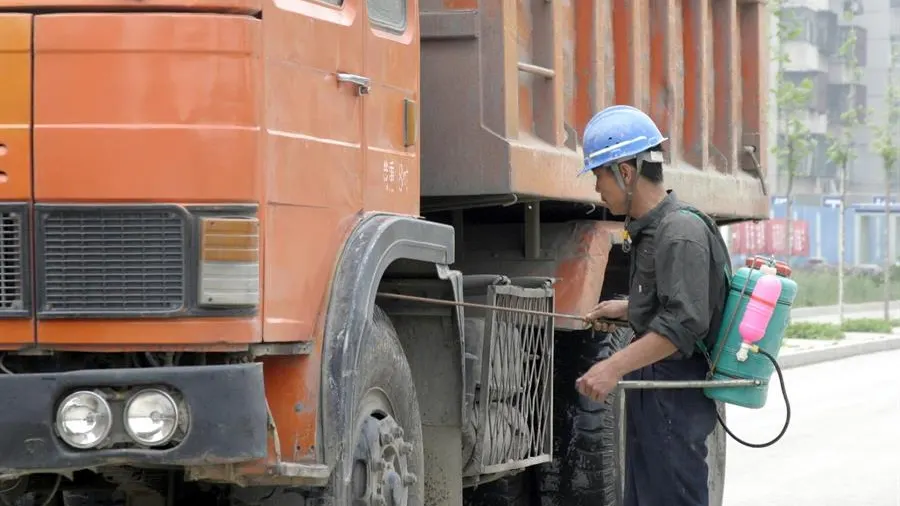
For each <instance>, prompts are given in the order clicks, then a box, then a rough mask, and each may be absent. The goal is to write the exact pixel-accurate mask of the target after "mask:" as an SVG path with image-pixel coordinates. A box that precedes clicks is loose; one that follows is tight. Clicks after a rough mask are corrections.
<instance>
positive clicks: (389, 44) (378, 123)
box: [364, 0, 420, 215]
mask: <svg viewBox="0 0 900 506" xmlns="http://www.w3.org/2000/svg"><path fill="white" fill-rule="evenodd" d="M417 3H418V0H366V4H367V5H366V13H367V19H368V26H367V28H366V35H365V39H364V43H365V48H366V49H365V54H366V61H365V68H366V71H365V75H366V77H367V78H369V79H370V80H371V83H370V91H369V94H368V96H367V97H366V99H365V114H364V118H365V119H364V124H365V141H366V147H367V150H366V169H367V170H366V178H367V185H366V194H365V199H366V201H365V207H366V210H372V211H375V210H377V211H391V212H396V213H403V214H413V215H415V214H418V212H419V143H418V139H417V136H418V122H419V120H418V100H419V66H420V64H419V29H418V27H419V22H418V15H419V10H418V5H417Z"/></svg>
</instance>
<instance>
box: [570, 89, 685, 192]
mask: <svg viewBox="0 0 900 506" xmlns="http://www.w3.org/2000/svg"><path fill="white" fill-rule="evenodd" d="M583 139H584V141H583V150H584V169H582V171H581V172H580V173H579V175H580V174H584V173H585V172H590V171H592V170H594V169H596V168H597V167H603V166H604V165H609V164H611V163H613V162H618V161H624V160H629V159H631V158H634V157H635V156H637V155H638V154H639V153H643V152H644V151H647V150H648V149H650V148H653V147H655V146H659V145H660V144H662V143H663V142H664V141H666V140H667V138H666V137H663V135H662V133H661V132H660V131H659V128H658V127H657V126H656V123H654V122H653V120H652V119H650V116H647V115H646V114H645V113H644V112H643V111H641V110H640V109H637V108H635V107H632V106H630V105H614V106H611V107H607V108H606V109H603V110H602V111H600V112H598V113H597V114H595V115H594V117H593V118H591V121H589V122H588V124H587V126H586V127H585V128H584V136H583Z"/></svg>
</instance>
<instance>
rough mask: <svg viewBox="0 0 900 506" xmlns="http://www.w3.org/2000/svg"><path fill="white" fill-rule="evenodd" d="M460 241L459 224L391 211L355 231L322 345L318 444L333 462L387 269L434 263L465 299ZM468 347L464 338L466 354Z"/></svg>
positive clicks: (338, 274)
mask: <svg viewBox="0 0 900 506" xmlns="http://www.w3.org/2000/svg"><path fill="white" fill-rule="evenodd" d="M454 241H455V235H454V229H453V227H451V226H449V225H444V224H440V223H434V222H429V221H425V220H422V219H418V218H413V217H409V216H399V215H389V214H373V215H368V216H366V217H365V218H363V220H362V221H360V222H359V223H358V224H357V226H356V227H355V228H354V230H353V231H352V232H351V233H350V236H349V238H348V239H347V241H346V242H345V244H344V248H343V250H342V252H341V255H340V257H339V260H338V263H337V267H336V269H335V273H334V276H333V280H332V284H331V294H330V297H329V301H328V306H327V316H326V320H325V329H324V342H323V346H322V379H321V390H320V399H321V400H320V402H319V406H320V408H319V429H318V432H319V434H320V437H319V438H318V440H319V443H318V444H319V445H320V447H321V448H322V452H321V453H320V455H321V456H322V459H323V460H324V462H325V463H326V464H328V465H329V466H333V465H334V463H335V462H336V461H337V460H338V457H339V455H341V454H342V453H344V452H346V451H348V448H346V445H345V444H344V442H345V441H349V440H348V439H347V438H348V436H349V435H350V427H349V424H350V423H351V422H350V420H351V419H352V416H353V415H352V410H353V405H352V404H353V395H347V392H353V391H354V388H355V381H356V374H355V373H354V371H356V364H357V363H358V358H359V353H360V350H361V346H360V343H361V340H360V339H359V336H361V335H362V333H363V332H365V329H366V326H367V325H368V322H369V321H370V320H371V318H372V314H373V310H374V307H375V299H376V297H377V291H378V286H379V284H380V281H381V279H382V277H383V275H384V272H385V270H386V269H387V268H388V267H389V266H390V265H391V264H392V263H394V262H395V261H397V260H416V261H420V262H425V263H429V264H433V265H434V266H435V269H436V277H438V278H441V279H443V280H445V281H447V282H448V283H450V284H451V287H452V290H453V294H454V298H455V299H456V300H458V301H461V300H462V281H461V276H460V274H459V273H458V272H456V271H453V270H451V269H450V267H449V266H450V265H451V264H453V262H454V254H455V252H454V244H455V243H454ZM459 309H460V310H458V311H455V314H456V323H455V324H456V325H457V326H458V328H459V336H461V335H462V332H463V330H462V329H463V313H462V311H461V308H459ZM464 352H465V351H464V349H463V343H462V341H461V340H459V351H458V353H459V354H460V360H462V358H463V355H464ZM460 397H461V393H460ZM460 400H461V399H460ZM460 412H462V409H460ZM461 416H462V413H461Z"/></svg>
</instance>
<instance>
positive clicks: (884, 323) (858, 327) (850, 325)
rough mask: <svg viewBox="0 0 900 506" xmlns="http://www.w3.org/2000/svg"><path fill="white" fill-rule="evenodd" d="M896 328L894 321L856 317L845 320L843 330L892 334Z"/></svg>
mask: <svg viewBox="0 0 900 506" xmlns="http://www.w3.org/2000/svg"><path fill="white" fill-rule="evenodd" d="M893 329H894V322H892V321H888V320H885V319H883V318H854V319H850V320H844V324H843V325H841V330H843V331H844V332H873V333H877V334H890V333H891V331H892V330H893Z"/></svg>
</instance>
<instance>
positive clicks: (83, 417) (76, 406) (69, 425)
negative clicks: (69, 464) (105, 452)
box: [56, 391, 112, 449]
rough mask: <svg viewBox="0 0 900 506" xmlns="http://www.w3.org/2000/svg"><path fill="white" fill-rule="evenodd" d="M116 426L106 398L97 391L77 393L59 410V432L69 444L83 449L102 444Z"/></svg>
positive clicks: (57, 415)
mask: <svg viewBox="0 0 900 506" xmlns="http://www.w3.org/2000/svg"><path fill="white" fill-rule="evenodd" d="M110 428H112V413H111V412H110V409H109V403H107V402H106V399H104V398H103V397H101V396H100V395H98V394H96V393H94V392H88V391H82V392H75V393H73V394H71V395H69V396H68V397H66V398H65V399H64V400H63V401H62V403H61V404H60V405H59V409H58V410H57V411H56V431H57V432H58V433H59V437H61V438H62V440H63V441H65V442H66V444H68V445H70V446H73V447H75V448H79V449H87V448H93V447H95V446H97V445H98V444H100V443H101V442H102V441H103V440H104V439H105V438H106V436H107V435H108V434H109V430H110Z"/></svg>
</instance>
